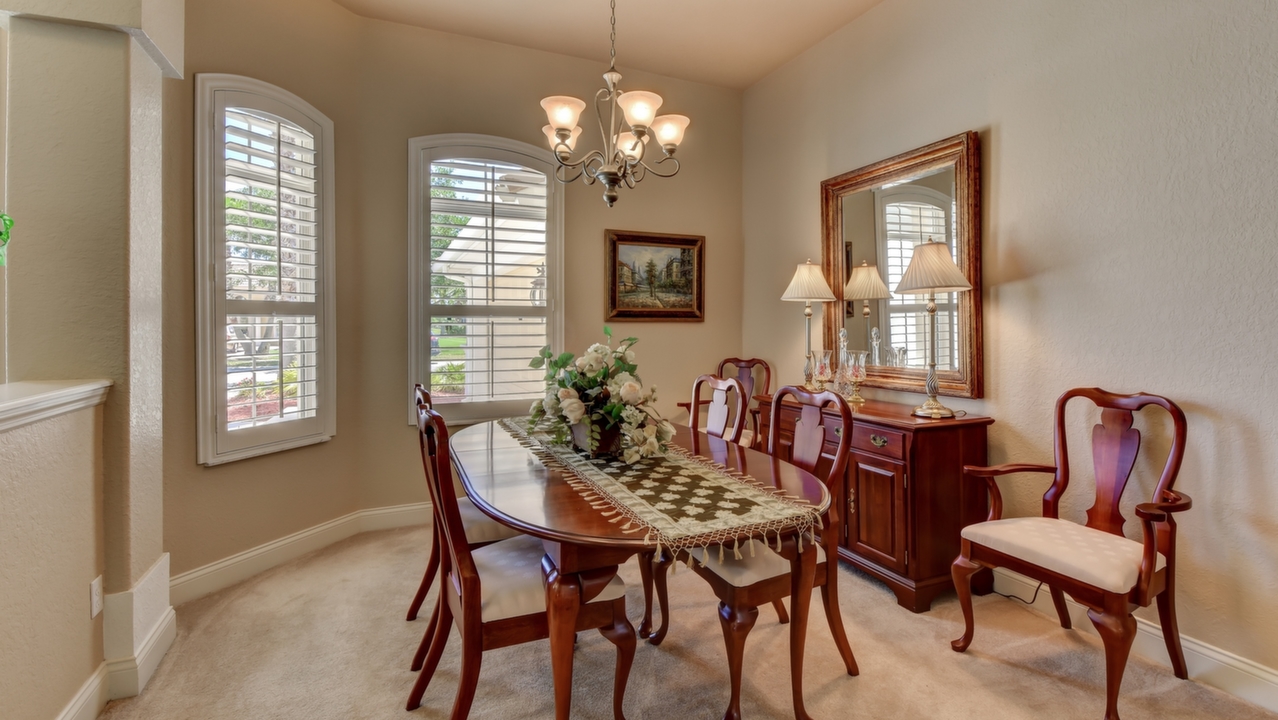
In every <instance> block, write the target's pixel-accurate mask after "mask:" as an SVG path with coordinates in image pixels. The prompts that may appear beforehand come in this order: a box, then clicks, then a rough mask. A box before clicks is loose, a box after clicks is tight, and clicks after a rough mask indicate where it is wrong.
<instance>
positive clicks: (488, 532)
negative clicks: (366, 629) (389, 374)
mask: <svg viewBox="0 0 1278 720" xmlns="http://www.w3.org/2000/svg"><path fill="white" fill-rule="evenodd" d="M413 393H414V399H415V401H416V403H417V405H419V406H421V405H425V407H428V408H429V407H433V406H432V405H431V400H430V393H429V392H427V390H426V389H425V388H424V387H422V386H421V384H418V385H416V386H414V390H413ZM448 477H449V478H450V479H452V478H454V475H453V474H452V473H451V470H450V473H449V475H448ZM453 488H454V490H456V489H457V488H458V485H457V482H456V480H453ZM457 509H458V511H459V512H460V514H461V520H462V528H463V529H464V531H465V535H466V541H467V543H468V544H469V545H470V548H471V549H472V550H474V549H476V548H481V547H483V546H485V545H490V544H492V543H495V542H497V541H498V540H505V539H506V538H512V537H515V536H517V535H519V531H517V530H515V529H514V528H511V527H507V526H506V525H502V524H501V523H499V522H497V521H496V520H493V519H492V518H490V517H488V516H487V515H485V514H483V513H482V512H480V511H479V509H478V508H476V507H475V504H474V503H472V502H471V501H470V498H468V497H465V496H464V491H462V494H458V499H457ZM431 516H432V519H433V522H432V523H431V524H432V527H431V543H430V556H429V557H428V558H427V560H426V573H425V574H424V575H423V576H422V582H421V585H419V586H418V588H417V594H416V595H414V596H413V602H412V604H410V605H409V606H408V618H407V619H408V620H410V621H412V620H416V619H417V614H418V612H419V611H420V610H421V607H422V603H423V602H424V601H425V600H426V594H427V592H429V591H430V586H431V585H432V584H433V583H434V582H435V574H436V573H437V572H438V571H439V557H440V547H441V545H442V540H441V538H440V534H439V533H440V525H441V524H442V522H441V520H440V518H439V513H438V507H437V506H436V507H433V508H432V509H431ZM438 622H439V603H438V602H436V604H435V608H434V610H433V611H432V612H431V616H430V624H429V625H427V626H426V637H430V636H431V635H433V633H434V628H435V625H436V624H437V623H438ZM424 652H425V648H422V649H419V650H418V652H417V654H416V655H415V656H414V657H413V663H412V669H413V670H414V671H416V670H420V669H421V667H422V660H423V655H424Z"/></svg>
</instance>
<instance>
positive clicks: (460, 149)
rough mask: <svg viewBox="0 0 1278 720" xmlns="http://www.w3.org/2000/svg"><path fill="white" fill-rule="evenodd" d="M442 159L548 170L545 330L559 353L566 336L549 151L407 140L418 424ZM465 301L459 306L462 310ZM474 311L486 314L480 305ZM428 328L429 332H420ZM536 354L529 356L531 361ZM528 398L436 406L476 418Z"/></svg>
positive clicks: (412, 365)
mask: <svg viewBox="0 0 1278 720" xmlns="http://www.w3.org/2000/svg"><path fill="white" fill-rule="evenodd" d="M443 158H470V159H475V160H492V161H496V162H509V163H517V164H519V165H522V166H524V167H528V168H532V169H533V170H537V171H538V172H541V173H544V174H545V175H546V305H545V307H546V335H547V340H548V342H549V344H550V347H551V349H552V350H554V351H555V352H561V351H562V348H563V337H564V311H563V302H562V301H561V299H562V298H563V246H564V231H563V225H564V224H563V219H564V187H563V185H562V184H561V183H560V182H559V181H557V180H556V179H555V164H556V163H555V159H554V156H553V155H551V153H550V151H549V150H547V149H545V148H540V147H537V146H535V145H529V144H527V143H522V142H519V141H517V140H510V139H507V138H502V137H496V136H493V135H478V134H473V133H448V134H441V135H425V136H422V137H415V138H410V139H409V141H408V370H409V376H408V382H407V385H406V386H405V388H404V398H405V399H406V400H407V402H408V423H409V424H410V425H415V424H417V408H416V407H415V406H414V405H413V402H412V397H413V395H412V389H413V385H414V384H416V383H421V384H423V385H425V386H427V387H429V386H430V330H429V327H428V325H429V322H430V316H431V311H430V277H431V254H430V237H429V235H430V214H431V213H430V201H431V195H430V164H431V162H432V161H434V160H438V159H443ZM464 307H465V306H458V309H459V310H460V311H461V312H462V313H463V314H464V313H465V312H466V311H465V309H464ZM475 314H476V315H485V314H486V313H485V312H484V309H483V308H476V311H475ZM422 329H426V332H421V330H422ZM531 359H532V358H531V357H529V360H531ZM528 404H529V401H527V400H504V401H488V402H465V403H439V404H437V405H436V406H435V409H436V410H438V411H439V413H440V414H441V415H442V416H444V418H445V419H447V420H448V421H449V422H455V423H463V424H464V423H476V422H483V421H485V420H493V419H496V418H499V417H508V416H511V415H522V414H527V412H528Z"/></svg>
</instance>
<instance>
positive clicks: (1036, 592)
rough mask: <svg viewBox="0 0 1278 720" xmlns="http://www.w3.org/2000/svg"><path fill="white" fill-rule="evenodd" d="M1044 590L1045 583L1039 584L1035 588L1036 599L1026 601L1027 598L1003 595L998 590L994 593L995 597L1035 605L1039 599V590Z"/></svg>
mask: <svg viewBox="0 0 1278 720" xmlns="http://www.w3.org/2000/svg"><path fill="white" fill-rule="evenodd" d="M1042 589H1043V583H1039V584H1038V587H1036V588H1034V597H1032V598H1030V599H1029V600H1026V599H1025V598H1023V597H1021V596H1020V595H1004V594H1003V593H1001V592H999V591H997V590H995V591H994V594H995V595H998V596H999V597H1005V598H1007V599H1008V600H1019V601H1021V602H1023V603H1025V604H1026V605H1033V604H1034V601H1035V600H1037V599H1038V591H1039V590H1042Z"/></svg>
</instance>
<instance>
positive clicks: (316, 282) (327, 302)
mask: <svg viewBox="0 0 1278 720" xmlns="http://www.w3.org/2000/svg"><path fill="white" fill-rule="evenodd" d="M195 160H196V164H195V178H196V284H197V316H198V320H197V322H198V326H199V329H198V339H197V346H198V348H197V350H198V352H197V364H198V368H197V377H198V383H199V393H198V396H199V397H198V403H197V404H198V408H199V409H198V412H199V417H198V422H197V426H198V432H199V442H198V455H199V458H198V459H199V462H201V463H204V464H206V465H214V464H218V463H223V462H229V461H231V460H239V459H242V458H246V457H252V456H255V455H261V454H264V453H269V452H275V451H277V450H284V449H287V448H293V447H298V446H301V445H309V444H312V443H317V442H323V441H325V440H328V439H329V438H331V437H333V435H334V434H335V433H336V407H335V401H336V392H335V390H336V387H335V386H336V367H335V358H336V353H335V348H336V339H335V327H334V325H335V324H334V317H335V314H334V298H335V295H334V288H333V285H334V263H333V252H334V251H333V243H334V236H333V210H334V202H333V123H332V121H331V120H329V119H328V118H327V117H325V116H324V114H323V113H321V112H319V111H318V110H316V109H315V108H314V107H312V106H311V105H310V104H309V103H307V102H306V101H304V100H302V99H301V98H299V97H297V96H296V95H293V94H292V93H290V92H288V91H286V90H282V89H280V88H277V87H275V86H273V85H269V84H267V83H264V82H261V81H259V80H254V79H252V78H246V77H240V76H237V75H221V74H201V75H197V76H196V158H195Z"/></svg>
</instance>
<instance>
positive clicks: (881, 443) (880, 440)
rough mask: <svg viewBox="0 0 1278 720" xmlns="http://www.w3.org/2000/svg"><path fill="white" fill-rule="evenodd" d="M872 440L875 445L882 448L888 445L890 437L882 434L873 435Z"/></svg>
mask: <svg viewBox="0 0 1278 720" xmlns="http://www.w3.org/2000/svg"><path fill="white" fill-rule="evenodd" d="M870 442H871V443H872V444H873V445H874V447H876V448H881V447H887V443H888V439H887V438H885V437H883V436H882V435H871V436H870Z"/></svg>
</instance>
